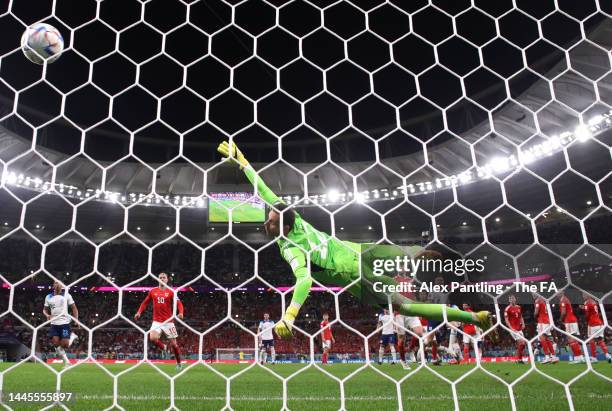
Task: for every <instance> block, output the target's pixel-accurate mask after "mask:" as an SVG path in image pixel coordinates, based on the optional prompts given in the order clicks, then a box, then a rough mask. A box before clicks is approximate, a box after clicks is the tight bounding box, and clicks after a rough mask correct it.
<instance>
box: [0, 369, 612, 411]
mask: <svg viewBox="0 0 612 411" xmlns="http://www.w3.org/2000/svg"><path fill="white" fill-rule="evenodd" d="M11 365H12V364H0V370H2V371H4V370H6V369H7V368H8V367H10V366H11ZM104 367H105V370H107V371H108V372H110V373H111V374H113V375H119V377H118V398H119V401H118V403H119V405H121V406H122V407H124V408H125V409H126V410H163V409H166V408H168V407H169V406H170V405H171V402H170V389H171V387H170V384H171V383H170V380H169V379H168V378H166V377H165V376H164V375H162V373H165V374H166V375H168V376H174V375H177V371H176V370H175V369H174V366H172V365H166V364H163V365H159V366H156V367H153V366H151V365H148V364H141V365H136V366H134V365H105V366H104ZM247 367H248V366H247V365H241V364H214V365H212V368H214V370H216V371H218V372H219V373H220V374H222V375H225V376H227V377H233V378H232V379H231V403H230V406H231V407H232V408H233V409H235V410H249V411H253V410H279V409H281V408H282V405H283V401H282V398H283V386H282V382H281V380H280V379H279V378H277V377H276V376H275V375H274V374H272V372H274V373H276V374H278V375H279V376H281V377H289V376H291V375H293V377H292V378H291V379H289V380H288V382H287V391H288V401H287V406H288V407H289V408H290V409H292V410H317V411H323V410H337V409H339V408H340V406H341V404H340V400H339V398H340V388H339V384H338V382H336V381H335V380H333V379H332V378H330V377H329V376H327V375H326V374H325V373H323V372H322V371H320V370H319V369H317V368H315V367H314V366H310V367H307V366H306V365H304V364H277V365H273V366H266V368H267V369H268V370H270V371H272V372H269V371H267V370H266V369H264V368H262V367H260V366H259V365H256V366H254V367H252V368H249V369H248V370H247V371H246V372H244V373H242V374H240V375H237V373H239V372H240V371H244V370H245V369H246V368H247ZM537 367H538V369H539V370H541V371H543V372H545V373H546V374H548V375H550V376H552V377H554V378H556V379H558V380H560V381H563V382H568V381H570V380H571V379H572V378H574V377H576V376H577V375H579V374H580V373H581V372H583V371H585V370H586V366H584V365H570V364H567V363H559V364H556V365H546V366H540V365H538V366H537ZM53 368H54V369H55V370H61V369H62V368H60V367H59V366H53ZM484 368H485V369H486V370H487V371H489V372H491V373H492V374H493V375H495V376H497V377H499V378H501V379H502V380H504V381H507V382H512V381H514V380H516V379H517V378H519V377H520V376H521V375H523V374H524V373H525V372H526V371H527V370H529V369H530V368H529V366H526V365H523V366H522V365H518V364H511V363H500V364H487V365H484ZM323 369H324V370H325V371H327V372H329V373H330V374H332V375H334V376H336V377H338V378H346V377H348V376H349V375H351V374H352V375H353V376H352V377H351V378H349V379H348V380H347V381H346V383H345V398H346V404H345V405H346V409H348V410H377V411H378V410H397V409H398V406H399V404H398V400H397V394H398V393H397V389H396V384H395V383H394V382H393V381H392V380H400V379H401V378H403V377H405V376H406V375H407V373H409V372H410V371H405V370H403V369H402V368H401V367H400V366H399V365H390V364H383V365H382V366H378V365H372V366H367V367H366V366H364V365H363V364H331V365H327V366H324V367H323ZM473 369H474V366H473V365H454V366H452V365H445V366H440V367H434V368H431V369H430V368H428V367H423V368H421V369H419V370H417V371H416V372H415V373H414V374H413V375H412V376H410V377H409V378H408V379H406V380H405V381H404V382H403V383H402V384H401V386H400V387H401V395H402V404H403V407H404V409H406V410H427V411H432V410H445V411H446V410H451V409H453V408H454V403H453V393H452V391H451V385H450V384H448V383H447V382H445V381H444V380H442V379H441V378H439V377H438V376H436V375H435V374H434V372H437V373H439V374H441V375H442V376H444V377H445V378H448V379H449V380H451V381H454V380H457V379H458V378H460V377H461V376H463V375H464V374H465V373H467V372H469V371H471V370H473ZM594 369H595V370H596V371H597V372H599V373H601V374H603V375H605V376H606V377H608V378H612V365H610V364H608V363H600V364H595V365H594ZM300 370H301V371H302V372H300V373H297V374H296V372H298V371H300ZM358 370H360V371H359V372H357V373H355V371H358ZM414 370H416V367H414V366H413V371H414ZM125 371H128V372H125ZM432 371H433V372H432ZM380 372H383V373H385V374H386V375H387V376H388V377H389V378H387V377H385V376H383V375H381V373H380ZM56 381H57V378H56V375H55V373H53V372H52V371H50V370H49V369H48V368H47V367H46V366H45V365H42V364H35V363H24V364H20V365H19V366H18V367H16V368H15V369H13V370H11V371H8V372H5V373H4V374H3V375H2V383H3V387H2V390H3V392H4V393H5V394H6V393H7V392H53V391H54V390H55V386H56ZM226 389H227V386H226V381H225V379H224V378H223V377H222V376H220V375H218V374H216V373H215V372H214V371H212V370H210V369H209V368H207V367H205V366H204V365H202V364H196V365H195V366H192V367H191V368H188V369H185V370H184V371H183V372H182V373H181V374H180V375H179V376H178V377H177V378H176V382H175V386H174V390H175V403H174V405H175V406H176V407H177V408H179V409H182V410H219V409H222V408H223V407H224V406H225V404H226V403H225V398H226ZM61 390H62V391H63V392H73V393H74V394H75V399H74V400H73V401H72V402H71V403H69V404H67V405H68V407H69V408H70V409H74V410H99V409H104V408H107V407H110V406H111V405H112V403H113V402H112V398H113V380H112V378H111V377H110V376H109V375H108V374H107V373H106V372H105V371H104V370H103V369H101V368H100V367H99V366H98V365H95V364H81V365H78V366H76V367H73V368H71V369H68V370H66V371H65V372H63V373H62V378H61ZM570 392H571V395H572V398H573V403H574V407H575V409H576V410H589V411H597V410H610V409H611V408H610V404H611V403H612V383H611V382H609V381H607V380H605V379H603V378H601V377H599V376H598V375H596V374H595V373H592V372H589V373H588V374H586V375H584V376H582V377H581V378H580V379H579V380H578V381H576V382H574V383H573V384H572V385H571V386H570ZM457 395H458V398H459V406H460V408H461V409H462V410H481V411H485V410H495V411H497V410H509V409H511V403H510V396H509V392H508V389H507V387H506V386H505V384H503V383H501V382H499V381H497V380H496V379H495V378H493V377H491V376H489V375H487V374H486V373H484V372H483V371H482V370H476V371H475V372H474V373H472V374H470V375H469V376H468V377H467V378H465V379H464V380H463V381H462V382H460V383H459V384H458V385H457ZM514 397H515V400H516V406H517V409H519V410H538V411H541V410H551V411H560V410H567V409H569V406H568V402H567V399H566V395H565V391H564V388H563V386H561V385H559V384H557V383H555V382H553V381H551V380H549V379H547V378H546V377H544V376H542V375H540V374H538V373H536V372H535V371H534V372H532V373H531V374H529V375H528V376H527V377H526V378H525V379H523V380H522V381H521V382H519V383H518V384H517V385H516V386H515V387H514ZM4 398H5V400H6V396H5V397H4ZM5 404H6V405H9V406H10V407H11V408H13V409H15V410H33V409H40V408H42V407H43V406H44V405H45V404H42V403H39V404H19V403H10V404H7V403H5ZM53 409H58V410H59V409H60V408H59V407H55V408H53Z"/></svg>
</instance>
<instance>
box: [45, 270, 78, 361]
mask: <svg viewBox="0 0 612 411" xmlns="http://www.w3.org/2000/svg"><path fill="white" fill-rule="evenodd" d="M68 308H70V310H71V311H72V317H74V318H75V319H78V318H79V311H78V310H77V307H76V304H75V303H74V300H73V299H72V296H71V295H70V294H68V293H65V292H64V290H63V289H62V284H61V283H60V282H58V281H55V282H54V283H53V292H52V293H50V294H48V295H47V296H46V297H45V304H44V307H43V314H44V315H45V317H46V318H47V321H51V327H50V328H49V337H51V343H52V344H53V346H54V347H55V352H56V353H57V355H59V356H60V358H61V359H62V361H64V366H65V367H68V366H69V365H70V361H69V360H68V356H67V355H66V349H67V348H68V347H70V345H71V344H72V343H73V342H74V341H75V340H76V339H77V335H76V334H75V333H73V332H72V331H71V330H70V322H71V321H72V319H71V318H70V315H69V314H68Z"/></svg>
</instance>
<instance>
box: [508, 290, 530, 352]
mask: <svg viewBox="0 0 612 411" xmlns="http://www.w3.org/2000/svg"><path fill="white" fill-rule="evenodd" d="M508 302H509V303H510V305H508V306H507V307H506V309H505V310H504V319H505V321H506V326H507V327H508V328H510V330H512V331H511V332H510V335H511V336H512V338H514V341H516V357H517V361H516V362H517V363H519V364H525V363H526V361H524V360H523V353H524V352H525V347H526V346H527V343H526V342H525V335H524V334H523V330H524V329H525V320H524V319H523V310H522V309H521V306H520V305H518V304H517V303H516V296H514V295H510V297H508Z"/></svg>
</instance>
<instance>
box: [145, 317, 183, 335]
mask: <svg viewBox="0 0 612 411" xmlns="http://www.w3.org/2000/svg"><path fill="white" fill-rule="evenodd" d="M149 331H156V332H163V333H164V334H166V337H168V338H176V337H178V333H177V332H176V327H175V326H174V323H170V322H168V323H160V322H157V321H153V324H151V329H150V330H149Z"/></svg>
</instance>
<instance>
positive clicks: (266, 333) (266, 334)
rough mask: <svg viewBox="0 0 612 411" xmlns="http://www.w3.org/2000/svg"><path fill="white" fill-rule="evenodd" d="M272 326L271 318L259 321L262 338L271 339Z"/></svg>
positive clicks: (272, 337)
mask: <svg viewBox="0 0 612 411" xmlns="http://www.w3.org/2000/svg"><path fill="white" fill-rule="evenodd" d="M273 328H274V321H272V320H268V321H266V320H263V321H260V322H259V332H260V335H261V339H262V340H266V341H268V340H273V339H274V335H272V329H273Z"/></svg>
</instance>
